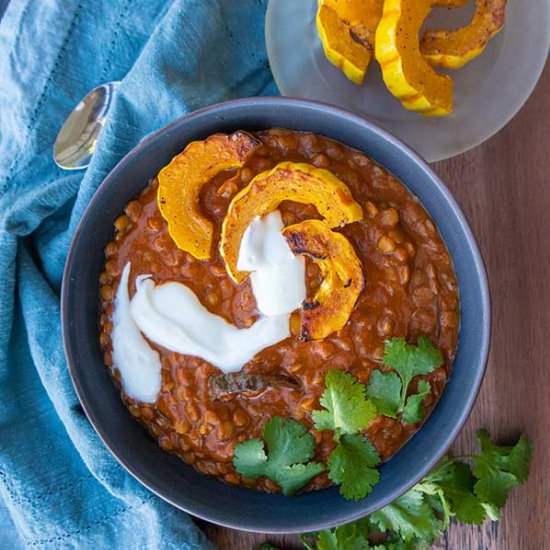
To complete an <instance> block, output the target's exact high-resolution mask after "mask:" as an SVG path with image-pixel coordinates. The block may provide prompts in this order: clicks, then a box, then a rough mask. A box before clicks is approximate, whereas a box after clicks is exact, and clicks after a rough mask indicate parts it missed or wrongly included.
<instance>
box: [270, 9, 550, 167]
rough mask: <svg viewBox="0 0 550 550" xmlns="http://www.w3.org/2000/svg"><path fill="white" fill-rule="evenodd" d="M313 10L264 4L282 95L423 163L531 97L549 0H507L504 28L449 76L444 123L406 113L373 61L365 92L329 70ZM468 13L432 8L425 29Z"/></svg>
mask: <svg viewBox="0 0 550 550" xmlns="http://www.w3.org/2000/svg"><path fill="white" fill-rule="evenodd" d="M316 9H317V0H270V1H269V5H268V9H267V18H266V43H267V52H268V56H269V62H270V64H271V70H272V71H273V75H274V77H275V82H276V83H277V86H278V87H279V90H280V92H281V93H282V94H283V95H286V96H294V97H304V98H308V99H316V100H319V101H325V102H327V103H332V104H334V105H338V106H340V107H344V108H347V109H349V110H351V111H355V112H357V113H360V114H362V115H363V116H366V117H367V118H368V119H370V120H372V121H374V122H375V123H377V124H378V125H379V126H382V127H383V128H385V129H387V130H389V131H390V132H391V133H393V134H394V135H396V136H397V137H399V138H401V139H402V140H403V141H405V142H406V143H407V144H408V145H410V146H411V147H412V148H413V149H416V151H418V153H420V154H421V155H422V156H423V157H424V158H425V159H427V160H428V161H429V162H435V161H437V160H443V159H446V158H449V157H453V156H455V155H458V154H459V153H463V152H464V151H467V150H468V149H471V148H472V147H475V146H476V145H479V144H480V143H482V142H483V141H485V140H487V139H489V138H490V137H491V136H492V135H494V134H495V133H496V132H498V131H499V130H500V129H501V128H502V127H503V126H504V125H506V124H507V123H508V122H509V121H510V119H511V118H512V117H513V116H514V115H515V114H516V113H517V112H518V111H519V109H520V108H521V107H522V105H523V104H524V103H525V101H527V99H528V98H529V96H530V95H531V93H532V91H533V89H534V87H535V85H536V83H537V81H538V79H539V77H540V75H541V72H542V70H543V68H544V65H545V62H546V58H547V56H548V49H549V46H550V0H510V1H509V2H508V8H507V17H506V24H505V27H504V29H503V30H502V31H501V33H500V34H499V35H498V36H497V37H495V38H494V39H493V40H492V41H491V43H490V44H489V46H488V47H487V49H486V50H485V52H484V53H483V54H482V55H481V56H480V57H478V58H477V59H475V60H474V61H472V62H471V63H469V64H468V65H466V67H464V68H463V69H460V70H459V71H452V72H449V74H451V75H452V76H453V78H454V80H455V111H454V112H453V113H452V114H451V115H449V116H447V117H443V118H426V117H423V116H421V115H418V114H416V113H411V112H409V111H406V110H405V109H404V108H403V107H402V106H401V104H400V102H399V101H398V100H397V99H395V98H394V97H393V96H392V95H391V94H390V93H389V92H388V90H387V89H386V88H385V86H384V83H383V82H382V76H381V73H380V68H379V67H378V64H377V63H376V62H373V63H372V64H371V66H370V67H369V70H368V73H367V76H366V79H365V83H364V84H363V86H358V85H356V84H354V83H353V82H351V81H350V80H348V79H347V78H346V77H345V75H344V74H343V73H342V72H341V71H340V70H339V69H337V68H336V67H334V66H333V65H332V64H331V63H330V62H329V61H328V60H327V59H326V58H325V56H324V53H323V49H322V46H321V43H320V40H319V37H318V35H317V29H316V26H315V14H316ZM472 11H473V7H472V6H469V7H468V8H465V9H461V10H436V12H435V13H434V16H433V18H432V19H430V21H429V25H430V27H432V28H434V25H436V24H437V25H439V24H441V25H442V27H444V26H445V23H449V21H453V23H454V26H455V27H456V23H457V22H458V23H463V22H465V21H467V20H468V18H469V16H471V13H472ZM457 17H458V19H457ZM447 28H452V27H451V26H450V25H447Z"/></svg>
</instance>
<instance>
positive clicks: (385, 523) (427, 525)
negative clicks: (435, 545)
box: [369, 487, 443, 543]
mask: <svg viewBox="0 0 550 550" xmlns="http://www.w3.org/2000/svg"><path fill="white" fill-rule="evenodd" d="M369 519H370V521H371V522H373V523H374V524H375V525H377V526H378V528H379V529H380V530H382V531H393V532H395V533H397V534H398V535H400V537H401V538H402V539H403V541H404V542H409V541H414V540H415V539H420V540H421V541H425V542H428V543H431V542H433V541H434V540H435V539H436V538H438V537H439V536H440V535H441V533H442V532H443V525H442V523H441V521H440V520H439V519H438V517H437V515H436V513H435V511H434V509H433V508H432V507H431V506H430V505H429V504H428V502H427V501H426V500H425V499H424V495H423V493H422V491H420V490H418V488H417V487H413V488H412V489H411V490H410V491H408V492H407V493H405V494H404V495H403V496H401V497H399V498H398V499H397V500H394V501H393V502H392V503H391V504H388V505H387V506H385V507H384V508H382V509H381V510H378V512H374V513H373V514H371V515H370V516H369Z"/></svg>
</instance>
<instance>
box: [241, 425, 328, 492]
mask: <svg viewBox="0 0 550 550" xmlns="http://www.w3.org/2000/svg"><path fill="white" fill-rule="evenodd" d="M263 436H264V440H265V442H266V444H267V449H268V454H267V455H266V453H265V449H264V443H263V441H261V440H260V439H250V440H248V441H244V442H243V443H239V444H238V445H237V446H236V447H235V454H234V457H233V464H234V466H235V469H236V470H237V471H238V472H239V473H240V474H242V475H243V476H244V477H247V478H251V479H256V478H258V477H260V476H266V477H268V478H269V479H271V480H273V481H275V482H276V483H278V484H279V485H280V487H281V489H282V491H283V494H285V495H292V494H294V493H295V492H296V491H298V490H299V489H301V488H302V487H303V486H304V485H306V484H307V483H308V481H309V480H310V479H311V478H313V477H314V476H316V475H317V474H319V473H321V472H322V471H323V470H324V466H323V464H320V463H317V462H308V463H307V464H304V462H307V461H308V460H309V459H310V458H311V457H312V456H313V454H314V452H315V440H314V438H313V436H312V435H311V434H310V433H309V432H308V431H307V428H306V427H305V426H304V425H303V424H300V423H299V422H297V421H296V420H292V419H290V418H281V417H280V416H275V417H273V418H272V419H271V420H269V421H268V422H267V424H266V425H265V427H264V432H263Z"/></svg>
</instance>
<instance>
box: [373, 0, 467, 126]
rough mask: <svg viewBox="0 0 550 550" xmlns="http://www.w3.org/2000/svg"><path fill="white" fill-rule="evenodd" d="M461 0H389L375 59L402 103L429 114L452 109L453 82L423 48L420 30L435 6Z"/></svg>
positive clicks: (392, 91)
mask: <svg viewBox="0 0 550 550" xmlns="http://www.w3.org/2000/svg"><path fill="white" fill-rule="evenodd" d="M461 4H462V0H386V1H385V2H384V11H383V14H382V19H381V21H380V24H379V25H378V29H377V31H376V50H375V51H376V59H377V60H378V62H379V63H380V66H381V68H382V74H383V77H384V82H385V84H386V86H387V87H388V89H389V90H390V92H391V93H392V94H393V95H394V96H395V97H397V98H398V99H399V100H400V101H401V103H402V104H403V106H404V107H405V108H407V109H409V110H412V111H418V112H421V113H422V114H424V115H429V116H442V115H446V114H449V113H450V112H451V111H452V110H453V92H454V83H453V81H452V79H451V78H450V77H449V76H447V75H443V74H439V73H437V72H436V71H435V70H434V69H433V68H432V67H431V66H430V65H429V64H428V62H427V61H426V59H425V58H424V56H423V55H422V53H421V52H420V44H419V38H418V35H419V31H420V28H421V27H422V24H423V23H424V20H425V19H426V17H427V16H428V15H429V13H430V12H431V10H432V8H433V7H434V6H447V7H456V6H457V5H461Z"/></svg>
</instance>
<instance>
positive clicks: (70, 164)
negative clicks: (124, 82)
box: [53, 82, 119, 170]
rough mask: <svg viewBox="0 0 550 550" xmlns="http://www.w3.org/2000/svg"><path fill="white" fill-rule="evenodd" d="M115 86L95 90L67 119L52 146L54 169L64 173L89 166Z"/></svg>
mask: <svg viewBox="0 0 550 550" xmlns="http://www.w3.org/2000/svg"><path fill="white" fill-rule="evenodd" d="M118 84H119V82H108V83H107V84H102V85H101V86H98V87H97V88H94V89H93V90H92V91H91V92H89V93H88V94H87V95H86V96H85V97H84V98H83V99H82V100H81V101H80V103H78V105H77V106H76V107H75V108H74V109H73V111H72V113H71V114H70V115H69V116H68V117H67V119H66V120H65V123H64V124H63V126H62V128H61V130H60V131H59V134H57V139H56V140H55V144H54V146H53V158H54V160H55V163H56V164H57V166H59V167H60V168H63V169H64V170H83V169H84V168H87V167H88V165H89V164H90V162H91V160H92V156H93V154H94V151H95V145H96V142H97V139H98V137H99V134H100V133H101V130H103V127H104V126H105V122H106V120H107V113H108V111H109V109H110V108H111V105H112V102H113V97H114V94H115V91H116V88H117V86H118Z"/></svg>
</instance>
